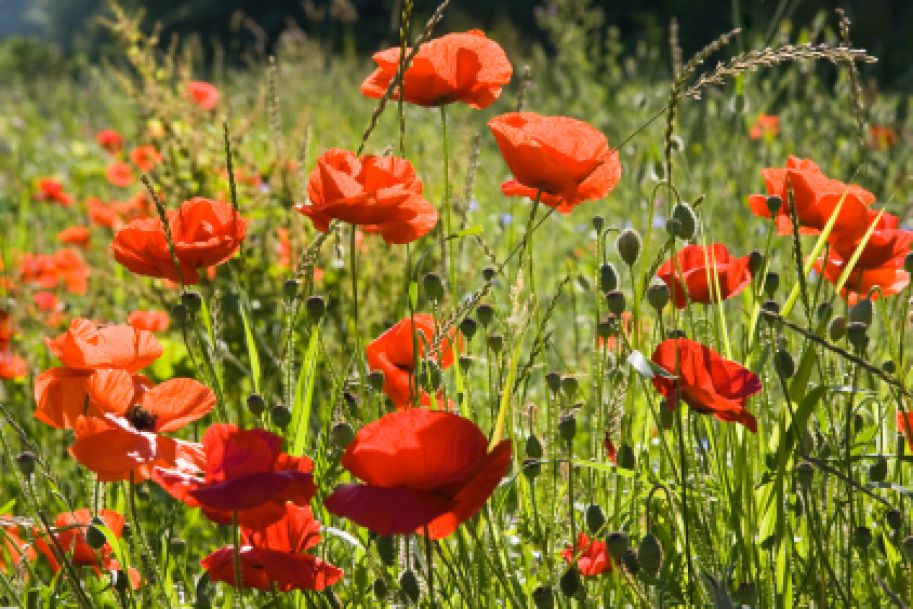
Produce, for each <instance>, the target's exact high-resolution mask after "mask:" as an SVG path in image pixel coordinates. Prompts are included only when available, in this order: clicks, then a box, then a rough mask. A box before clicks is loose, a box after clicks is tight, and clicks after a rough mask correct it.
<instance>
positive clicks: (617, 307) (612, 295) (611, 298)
mask: <svg viewBox="0 0 913 609" xmlns="http://www.w3.org/2000/svg"><path fill="white" fill-rule="evenodd" d="M605 302H606V305H607V306H608V307H609V311H611V312H612V313H614V314H615V315H621V314H622V313H623V312H624V310H625V295H624V293H623V292H621V291H620V290H612V291H610V292H607V293H606V295H605Z"/></svg>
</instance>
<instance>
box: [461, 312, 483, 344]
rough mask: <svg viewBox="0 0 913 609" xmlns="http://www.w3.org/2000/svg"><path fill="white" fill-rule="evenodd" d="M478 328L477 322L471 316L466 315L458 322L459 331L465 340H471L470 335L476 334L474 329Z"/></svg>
mask: <svg viewBox="0 0 913 609" xmlns="http://www.w3.org/2000/svg"><path fill="white" fill-rule="evenodd" d="M478 329H479V324H478V323H477V322H476V320H474V319H473V318H471V317H466V318H465V319H463V321H461V322H460V332H462V333H463V336H465V337H466V339H467V340H472V337H473V336H475V335H476V330H478Z"/></svg>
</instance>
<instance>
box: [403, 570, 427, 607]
mask: <svg viewBox="0 0 913 609" xmlns="http://www.w3.org/2000/svg"><path fill="white" fill-rule="evenodd" d="M399 591H400V592H402V595H403V597H404V599H405V600H406V602H409V603H413V604H414V603H417V602H418V598H419V596H421V592H422V591H421V588H419V586H418V577H416V576H415V572H414V571H413V570H412V569H407V570H405V571H403V574H402V575H400V576H399Z"/></svg>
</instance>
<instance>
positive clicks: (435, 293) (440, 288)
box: [422, 273, 444, 302]
mask: <svg viewBox="0 0 913 609" xmlns="http://www.w3.org/2000/svg"><path fill="white" fill-rule="evenodd" d="M422 288H423V289H424V290H425V296H427V297H428V300H431V301H433V302H439V301H440V300H441V298H443V297H444V282H443V280H441V276H440V275H438V274H437V273H426V274H425V276H424V277H422Z"/></svg>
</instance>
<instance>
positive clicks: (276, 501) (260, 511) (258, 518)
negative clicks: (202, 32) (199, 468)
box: [153, 424, 317, 528]
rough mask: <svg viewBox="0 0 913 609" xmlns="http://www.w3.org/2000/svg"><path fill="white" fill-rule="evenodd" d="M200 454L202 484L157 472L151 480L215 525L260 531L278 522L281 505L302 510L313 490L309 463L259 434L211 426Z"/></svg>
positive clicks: (273, 436) (168, 472)
mask: <svg viewBox="0 0 913 609" xmlns="http://www.w3.org/2000/svg"><path fill="white" fill-rule="evenodd" d="M203 451H204V453H205V466H204V468H203V475H202V479H201V477H200V476H199V475H195V474H189V473H187V472H186V471H181V470H178V469H168V468H162V467H157V468H156V469H155V471H154V473H153V480H155V482H156V483H158V484H159V485H160V486H161V487H162V488H163V489H165V491H167V492H168V493H169V494H170V495H171V496H172V497H174V498H175V499H178V500H179V501H183V502H184V503H186V504H187V505H189V506H191V507H199V508H201V509H202V510H203V513H204V514H206V516H207V517H208V518H209V519H210V520H213V521H215V522H219V523H222V524H229V523H231V522H232V518H233V515H234V514H237V517H238V522H239V523H240V524H241V525H243V526H248V527H254V528H262V527H265V526H268V525H269V524H271V523H273V522H275V521H276V520H278V519H280V518H282V516H283V515H284V514H285V504H286V502H288V501H291V502H292V503H296V504H298V505H305V504H307V503H308V502H309V501H310V500H311V499H312V498H313V496H314V493H315V492H316V490H317V489H316V487H315V486H314V482H313V480H312V477H311V471H312V470H313V468H314V464H313V462H312V461H311V460H310V459H308V458H307V457H293V456H291V455H287V454H285V453H283V452H282V437H280V436H277V435H276V434H274V433H270V432H268V431H265V430H263V429H248V430H241V429H238V428H237V427H235V426H234V425H229V424H217V425H213V426H212V427H210V428H209V429H207V430H206V433H205V434H204V435H203Z"/></svg>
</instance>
